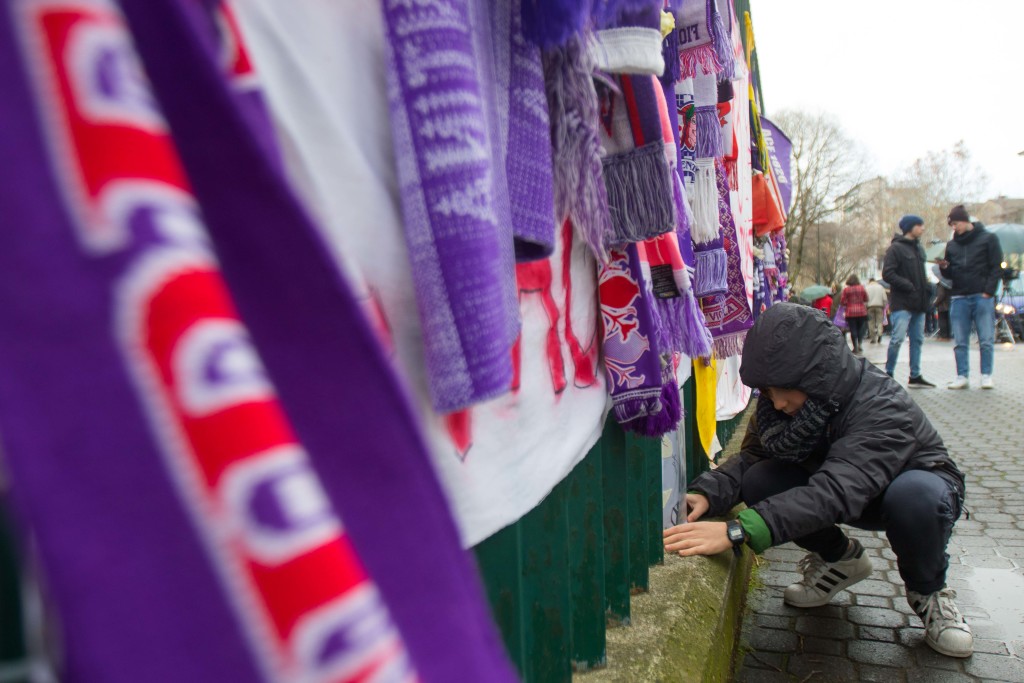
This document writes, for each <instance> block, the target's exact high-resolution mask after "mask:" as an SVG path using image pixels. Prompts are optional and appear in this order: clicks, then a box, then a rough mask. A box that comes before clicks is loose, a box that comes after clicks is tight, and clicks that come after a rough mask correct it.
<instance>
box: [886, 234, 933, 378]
mask: <svg viewBox="0 0 1024 683" xmlns="http://www.w3.org/2000/svg"><path fill="white" fill-rule="evenodd" d="M899 226H900V233H901V234H900V235H898V236H896V237H894V238H893V239H892V244H890V245H889V250H888V251H887V252H885V262H884V264H883V265H882V279H883V280H885V281H886V282H888V283H889V292H890V297H891V300H890V306H891V307H892V313H890V314H889V318H890V320H891V321H892V335H891V336H890V337H889V355H888V357H887V358H886V360H885V372H886V374H888V375H889V376H890V377H892V373H893V372H894V371H895V370H896V359H897V358H899V355H900V346H902V345H903V339H904V338H905V337H906V336H907V333H908V332H909V333H910V380H909V381H908V382H907V386H908V387H912V388H915V387H916V388H933V387H934V386H935V385H934V384H932V383H931V382H929V381H928V380H926V379H925V378H924V377H922V376H921V345H922V344H923V343H924V314H925V311H927V310H928V306H929V301H928V286H927V285H928V278H926V277H925V274H924V263H925V255H924V248H923V247H922V246H921V242H920V239H921V235H922V234H924V219H923V218H921V217H920V216H914V215H908V216H904V217H903V218H901V219H900V223H899Z"/></svg>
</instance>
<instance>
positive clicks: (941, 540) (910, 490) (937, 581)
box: [742, 460, 963, 595]
mask: <svg viewBox="0 0 1024 683" xmlns="http://www.w3.org/2000/svg"><path fill="white" fill-rule="evenodd" d="M809 478H810V473H808V472H807V471H806V470H804V469H802V468H800V467H798V466H796V465H791V464H789V463H784V462H780V461H778V460H763V461H761V462H759V463H757V464H755V465H753V466H751V467H750V468H749V469H748V470H747V471H746V473H745V474H744V476H743V486H742V495H743V502H744V503H746V504H747V505H748V506H751V505H754V504H755V503H757V502H758V501H761V500H764V499H765V498H769V497H771V496H774V495H776V494H778V493H781V492H783V491H788V490H789V489H791V488H795V487H797V486H805V485H806V484H807V481H808V479H809ZM962 504H963V501H962V498H961V495H960V492H959V491H958V490H957V489H956V488H954V486H953V484H952V483H951V482H949V481H947V480H946V479H945V478H944V477H942V476H940V475H938V474H935V473H934V472H927V471H925V470H907V471H905V472H902V473H901V474H899V475H898V476H897V477H896V478H895V479H894V480H893V481H892V483H891V484H889V487H888V488H886V489H885V491H883V492H882V495H880V496H879V497H878V498H876V499H875V500H873V501H871V502H870V503H869V504H868V506H867V508H865V510H864V513H863V514H862V515H861V517H860V519H858V520H856V521H852V522H850V525H851V526H855V527H857V528H859V529H867V530H869V531H885V535H886V536H887V537H888V539H889V545H891V546H892V551H893V552H894V553H895V554H896V564H897V566H898V567H899V570H900V576H901V577H902V578H903V582H904V583H905V584H906V586H907V590H912V591H916V592H918V593H921V594H924V595H927V594H929V593H934V592H935V591H937V590H939V589H940V588H942V587H943V586H945V585H946V569H947V568H948V567H949V555H947V554H946V544H947V543H949V537H950V535H951V534H952V532H953V524H954V523H955V522H956V520H957V518H958V517H959V516H960V509H961V507H962ZM794 542H795V543H796V544H797V545H798V546H800V547H801V548H804V549H805V550H810V551H811V552H815V553H818V554H819V555H821V557H822V559H824V560H825V561H826V562H835V561H836V560H838V559H840V558H841V557H842V556H843V553H844V552H846V549H847V546H848V545H849V539H848V538H847V537H846V534H844V533H843V531H842V530H841V529H840V528H839V527H838V526H835V525H832V526H828V527H825V528H824V529H821V530H820V531H815V532H814V533H811V534H808V535H807V536H804V537H803V538H797V539H794Z"/></svg>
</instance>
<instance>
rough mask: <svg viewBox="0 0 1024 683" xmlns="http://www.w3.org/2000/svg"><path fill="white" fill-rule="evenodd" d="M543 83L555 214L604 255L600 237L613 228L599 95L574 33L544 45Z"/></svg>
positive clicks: (600, 260) (599, 258) (587, 58)
mask: <svg viewBox="0 0 1024 683" xmlns="http://www.w3.org/2000/svg"><path fill="white" fill-rule="evenodd" d="M542 57H543V62H544V84H545V90H546V95H547V102H548V110H549V112H550V119H551V155H552V165H553V169H554V193H555V216H556V217H557V218H558V219H559V220H564V219H565V218H568V219H569V220H571V221H572V224H573V226H574V228H575V229H576V230H577V231H578V232H579V234H580V237H581V238H582V240H583V241H584V242H585V243H586V244H587V246H588V247H589V248H590V252H591V253H592V254H593V255H594V258H596V259H597V261H598V263H603V262H604V261H605V260H606V259H607V255H606V253H605V252H606V249H605V237H606V235H609V234H611V232H612V223H611V215H610V213H609V211H608V194H607V191H606V190H605V187H604V173H603V171H602V168H601V154H602V151H601V139H600V137H599V134H598V127H599V123H598V120H599V115H600V110H599V108H598V95H597V90H596V89H595V88H594V78H593V74H594V60H593V55H592V54H591V53H590V52H589V51H588V50H587V49H586V47H585V46H584V43H583V41H582V40H581V39H579V38H572V39H570V40H569V41H568V42H567V43H566V44H565V45H563V46H560V47H553V48H549V49H546V50H545V51H544V53H543V55H542Z"/></svg>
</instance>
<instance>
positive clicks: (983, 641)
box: [974, 638, 1010, 655]
mask: <svg viewBox="0 0 1024 683" xmlns="http://www.w3.org/2000/svg"><path fill="white" fill-rule="evenodd" d="M974 651H975V652H985V653H987V654H990V655H1008V654H1010V650H1009V648H1008V647H1007V646H1006V643H1005V642H1004V641H1002V640H989V639H987V638H975V639H974Z"/></svg>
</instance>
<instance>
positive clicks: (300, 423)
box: [0, 0, 514, 683]
mask: <svg viewBox="0 0 1024 683" xmlns="http://www.w3.org/2000/svg"><path fill="white" fill-rule="evenodd" d="M120 5H121V6H122V7H123V8H124V11H125V13H126V14H127V16H128V17H129V19H130V21H131V28H132V29H133V31H134V32H135V38H136V40H137V44H138V45H139V52H140V53H141V54H142V56H143V60H144V62H145V73H146V74H147V76H148V78H149V81H150V82H152V83H153V86H154V89H155V90H156V91H157V92H158V94H159V96H158V97H154V96H153V94H151V93H150V92H148V90H147V86H146V85H145V84H143V83H142V82H140V81H139V80H138V79H137V78H136V75H137V74H138V73H142V66H141V65H140V64H138V62H137V58H136V55H135V52H134V51H133V49H132V37H131V36H130V35H129V33H128V31H127V30H126V29H125V27H124V23H123V21H122V17H121V15H120V14H119V12H118V11H117V10H116V9H115V7H114V5H112V4H105V3H97V2H93V1H90V2H80V3H75V2H70V1H69V2H65V3H61V4H60V5H52V4H50V3H24V4H23V5H22V6H21V7H22V8H23V9H24V10H25V11H24V12H22V13H9V12H0V72H2V80H3V82H4V83H5V84H6V85H7V86H8V87H7V88H6V89H5V94H4V97H5V107H4V108H3V110H2V111H0V117H2V125H0V137H3V138H4V139H3V141H2V143H3V147H4V149H5V150H6V153H7V157H6V161H7V162H8V163H6V164H5V165H4V166H3V167H0V175H2V182H0V213H2V214H3V215H4V216H6V217H8V218H10V219H11V220H17V221H18V222H19V224H22V225H31V226H34V228H33V230H32V231H31V234H29V233H27V232H26V231H13V230H8V231H2V233H0V245H2V248H0V263H2V267H0V315H2V317H3V319H4V320H5V321H7V323H8V324H7V325H4V326H3V329H2V331H0V368H2V371H0V372H2V374H3V376H4V378H5V381H4V382H3V383H2V385H0V429H2V431H3V434H4V447H5V452H4V459H5V465H6V466H7V470H8V472H9V474H10V480H11V483H12V495H13V496H14V498H15V501H16V504H17V505H18V508H19V511H20V513H21V516H22V518H23V519H25V520H27V521H28V522H29V523H30V526H31V528H32V531H33V534H34V537H35V539H36V540H37V542H38V548H39V553H40V558H41V561H42V562H43V564H44V566H45V571H46V575H47V583H48V588H49V589H50V595H51V597H52V598H53V600H54V604H55V606H56V608H57V609H58V612H59V619H60V622H61V627H62V629H64V630H66V631H67V632H68V633H70V634H73V637H71V638H68V639H67V640H66V641H65V642H64V643H63V646H64V652H63V655H64V662H65V665H66V672H65V673H66V676H67V679H68V680H88V681H105V682H109V683H122V682H124V683H128V682H132V683H135V682H137V681H141V680H145V681H152V682H153V683H164V682H167V683H170V682H172V681H173V682H180V681H190V682H195V683H205V682H209V683H213V682H215V681H216V682H218V683H219V682H222V681H232V682H237V683H248V682H250V681H251V682H253V683H255V682H256V681H261V682H264V683H266V682H275V683H276V682H287V681H297V680H313V679H323V678H327V677H332V678H333V677H337V676H339V675H343V674H344V673H345V672H352V671H353V670H356V671H362V672H365V675H367V676H380V677H381V678H385V677H398V678H402V679H404V678H407V677H410V676H415V677H417V678H420V679H422V680H453V679H456V678H458V677H460V676H465V675H468V676H470V677H471V678H473V679H474V680H492V679H493V680H505V681H512V680H514V674H513V673H512V671H511V668H510V667H509V665H508V663H507V662H506V661H505V655H504V652H503V649H502V647H501V645H500V642H499V641H498V639H497V634H496V633H495V631H494V627H493V622H492V621H491V619H490V617H489V614H488V612H487V610H486V608H485V606H484V603H483V600H482V593H481V591H480V587H479V582H478V579H477V577H476V576H475V569H474V567H473V565H472V564H471V563H470V561H469V558H468V557H467V555H466V553H465V552H464V551H463V550H462V549H461V548H460V546H459V544H458V538H457V535H456V533H455V529H454V526H453V524H452V521H451V518H450V517H449V514H448V511H447V507H446V502H445V498H444V495H443V494H442V492H441V490H440V487H439V486H438V484H437V482H436V479H435V478H434V474H433V470H432V468H431V466H430V464H429V462H428V459H427V454H426V452H425V449H424V447H423V444H422V441H421V439H420V435H419V433H418V431H417V421H416V418H415V417H414V415H413V414H412V412H411V409H410V408H409V406H408V405H407V404H406V402H405V394H404V392H403V390H402V389H401V388H400V387H399V386H398V383H397V380H396V379H395V378H394V376H393V375H392V374H391V370H390V366H389V364H388V362H387V360H386V359H385V358H384V357H383V355H382V353H381V351H380V349H379V347H378V345H377V341H376V338H375V337H374V335H373V333H372V332H371V330H370V329H369V326H368V324H367V322H366V321H365V319H364V318H363V317H362V314H361V310H360V308H359V306H358V304H357V303H356V302H355V301H354V300H353V299H352V297H351V295H350V293H349V289H348V287H347V285H346V283H345V282H344V281H343V280H342V279H341V278H339V277H338V274H337V271H336V270H335V267H334V264H333V262H332V261H331V259H330V257H329V256H328V255H327V254H326V253H325V252H324V251H323V249H322V246H321V244H320V242H319V239H318V238H317V236H316V235H315V233H314V231H313V230H312V228H311V226H310V225H309V224H308V222H307V221H306V219H305V217H304V215H303V214H302V212H301V209H300V208H299V205H298V203H297V202H296V201H295V200H294V198H292V197H291V195H290V192H289V190H288V186H287V183H286V181H285V180H284V179H283V178H282V177H281V176H280V172H281V169H280V167H279V166H278V164H277V163H276V161H275V160H274V159H272V158H270V157H268V155H267V145H266V144H262V141H260V140H259V139H257V135H258V131H256V129H255V128H251V127H250V126H251V125H252V120H251V119H250V118H249V117H248V116H247V114H246V112H245V111H243V110H242V109H241V106H242V105H241V104H240V103H239V102H238V100H237V99H236V98H237V93H236V92H233V91H232V90H231V89H230V88H229V87H228V85H227V83H225V81H224V77H223V73H222V70H221V69H220V67H219V66H218V62H217V60H216V57H215V54H214V53H215V50H214V46H213V45H212V44H207V42H206V39H207V38H208V37H209V34H208V32H206V31H205V30H204V29H205V28H206V27H207V26H209V25H210V22H209V21H208V17H205V16H202V17H200V16H199V15H198V13H199V12H200V8H199V7H198V5H197V4H196V3H177V2H171V1H169V0H145V1H144V2H133V1H132V0H124V2H121V3H120ZM12 22H18V23H17V25H12ZM17 32H23V35H22V36H20V37H21V38H22V40H19V36H18V35H17ZM82 36H89V37H90V38H91V39H92V41H91V42H89V43H88V45H87V46H86V47H87V48H89V49H82V50H78V51H70V50H68V46H69V43H70V41H72V40H74V39H75V38H78V37H82ZM81 45H84V43H83V44H80V46H81ZM18 46H23V48H24V52H23V54H21V55H20V56H19V55H18V54H17V52H16V49H17V47H18ZM56 55H59V56H60V57H61V58H59V59H54V56H56ZM22 59H24V60H25V62H26V63H27V64H26V63H23V62H22ZM111 60H113V61H111ZM27 78H33V79H34V80H35V81H36V82H35V83H34V86H35V87H30V86H29V83H27V82H26V80H27ZM33 95H34V96H35V97H33ZM36 98H38V99H36ZM158 101H159V102H160V103H161V104H162V105H163V106H164V107H165V109H166V112H167V115H168V121H169V122H170V124H171V125H170V128H171V129H173V130H174V133H175V134H176V135H180V134H184V135H183V139H184V140H187V142H180V141H179V143H180V149H181V155H182V161H184V163H185V166H187V170H188V180H186V176H185V173H184V171H183V169H182V167H181V165H180V163H179V159H178V156H177V154H176V152H175V149H174V146H173V144H172V143H171V139H170V137H169V136H168V121H165V120H164V117H163V115H162V113H161V112H160V111H159V110H158V109H156V105H155V103H156V102H158ZM197 103H198V106H197ZM39 111H43V112H45V113H46V115H43V116H39V115H38V114H37V112H39ZM97 112H101V113H100V114H99V115H97ZM44 131H45V132H44ZM264 132H265V131H264ZM46 139H49V140H61V141H62V144H61V145H59V146H58V145H54V146H49V147H48V146H47V145H46V144H45V142H44V141H45V140H46ZM50 162H52V163H50ZM54 176H57V178H56V179H55V177H54ZM190 182H191V183H192V184H193V186H194V188H195V192H194V193H193V191H192V189H191V188H190V186H189V184H190ZM64 188H73V190H74V191H70V192H67V193H65V194H63V195H62V194H61V192H60V190H61V189H64ZM200 215H201V216H202V218H200ZM201 220H206V221H208V225H209V227H210V230H209V235H208V234H207V231H206V229H205V228H204V225H203V224H202V223H201ZM214 245H215V246H216V254H214V253H213V251H212V250H213V248H214ZM218 261H219V262H220V263H221V264H223V265H222V266H221V267H219V266H218V263H217V262H218ZM25 278H28V279H29V280H30V281H31V282H32V283H33V286H32V287H31V288H29V289H26V288H25V282H26V279H25ZM225 280H230V281H231V285H232V286H233V288H232V291H231V292H230V293H229V292H228V289H227V288H226V286H225ZM235 303H237V305H238V310H240V311H243V312H244V313H245V314H246V315H245V320H244V322H243V320H242V319H240V317H239V315H238V312H237V311H236V308H235ZM339 359H354V360H356V361H357V362H352V363H347V362H339ZM310 368H315V372H311V371H310ZM382 430H386V432H387V434H388V439H387V440H386V443H385V442H384V441H382V440H381V438H380V434H381V432H382ZM299 438H301V443H300V442H299V440H298V439H299ZM68 443H74V444H75V445H74V448H71V449H69V448H66V447H65V445H66V444H68ZM342 443H344V444H346V445H347V447H346V448H339V446H338V444H342ZM296 495H299V498H301V500H297V499H296V497H295V496H296ZM389 495H398V496H400V497H402V498H403V499H405V500H409V499H415V500H416V501H417V502H415V503H413V504H414V505H415V506H416V508H417V510H418V517H417V519H418V521H417V524H420V525H422V527H421V530H423V531H424V533H426V534H427V535H429V537H430V538H431V541H430V543H428V544H424V549H423V550H422V551H421V550H417V549H416V548H412V549H411V550H410V549H405V550H403V552H401V553H396V552H395V551H394V550H393V549H388V548H384V547H382V546H381V544H380V543H379V540H380V538H381V537H382V536H383V535H385V534H386V533H387V531H386V530H387V529H394V528H397V526H399V525H400V524H401V519H400V518H401V517H403V516H404V512H401V511H399V510H395V511H393V512H392V511H389V510H379V509H377V510H375V512H374V513H373V514H370V515H368V514H366V510H369V509H375V508H378V507H379V505H378V503H379V501H380V500H382V499H383V498H386V497H387V496H389ZM339 513H340V517H339ZM342 520H343V521H342ZM409 552H412V553H414V554H415V555H416V556H417V557H415V558H410V557H409ZM170 557H173V562H171V563H169V562H168V561H167V558H170ZM423 572H428V573H430V574H431V576H430V577H429V578H427V577H424V576H423ZM417 577H419V578H420V579H423V580H427V581H429V582H430V584H431V586H432V590H431V595H429V596H425V595H423V591H422V590H420V589H419V588H418V586H419V585H421V584H419V583H418V580H417ZM435 581H436V582H438V583H436V584H435V583H434V582H435ZM82 586H87V587H88V590H87V591H84V592H83V591H82ZM297 587H300V588H301V590H296V588H297ZM440 593H445V594H446V595H441V594H440ZM438 618H441V619H443V620H444V621H445V624H444V625H440V624H438V622H437V619H438ZM396 627H397V628H396ZM452 629H454V630H456V631H458V632H459V633H458V634H454V633H452V632H451V630H452ZM353 636H356V637H353ZM464 639H468V640H464ZM168 643H176V644H177V646H176V647H174V648H169V647H168V646H167V644H168ZM180 648H184V649H185V650H187V651H188V652H189V656H188V657H182V656H180V652H181V651H182V650H181V649H180ZM467 655H468V656H467ZM467 666H468V667H471V669H472V672H471V673H468V674H467Z"/></svg>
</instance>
